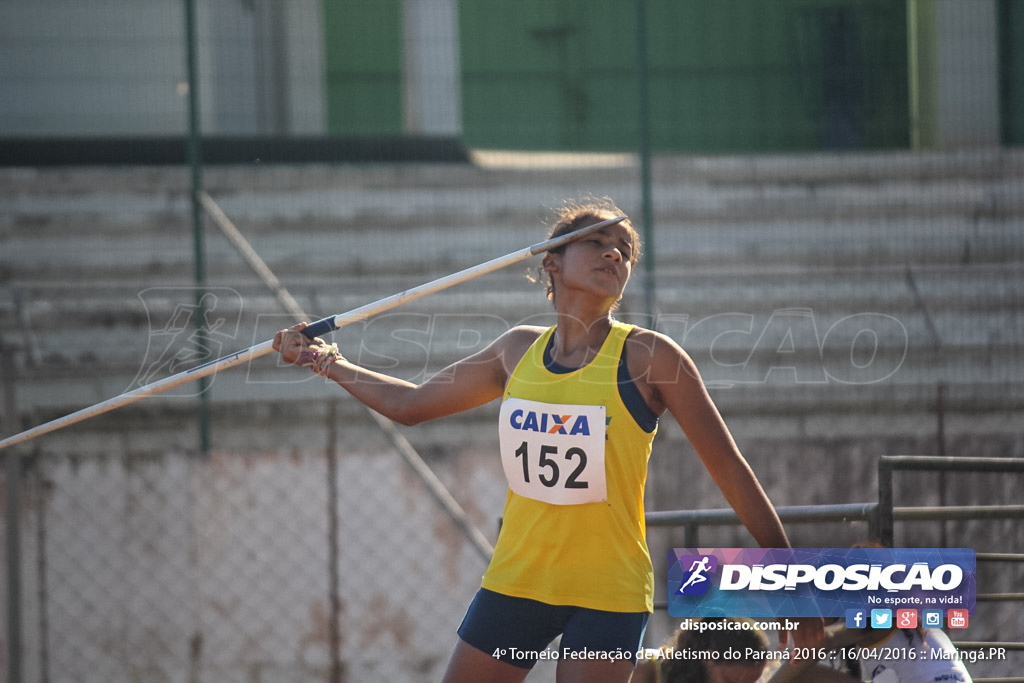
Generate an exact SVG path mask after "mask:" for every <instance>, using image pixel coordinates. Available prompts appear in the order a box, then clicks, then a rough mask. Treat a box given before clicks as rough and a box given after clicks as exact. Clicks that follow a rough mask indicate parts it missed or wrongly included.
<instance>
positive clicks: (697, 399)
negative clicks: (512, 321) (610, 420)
mask: <svg viewBox="0 0 1024 683" xmlns="http://www.w3.org/2000/svg"><path fill="white" fill-rule="evenodd" d="M632 339H633V340H634V341H635V342H637V343H634V344H631V346H630V348H629V352H630V353H629V356H628V358H629V366H630V374H631V375H632V376H633V377H635V378H638V379H641V378H642V379H641V381H640V387H641V393H642V394H643V395H644V398H645V399H647V401H648V404H649V405H650V406H651V408H652V409H653V410H655V412H657V413H659V414H660V413H662V412H663V411H664V410H668V412H670V413H672V417H674V418H675V420H676V422H678V423H679V426H680V427H681V428H682V429H683V432H685V434H686V437H687V438H688V439H689V440H690V443H691V444H692V445H693V448H694V450H695V451H696V452H697V455H698V456H699V457H700V459H701V461H702V462H703V463H704V466H705V467H706V468H707V471H708V473H709V474H710V475H711V478H712V479H713V480H714V481H715V484H717V485H718V488H719V490H721V492H722V495H724V496H725V499H726V501H728V503H729V505H730V506H732V509H733V510H735V511H736V514H737V516H738V517H739V519H740V522H742V523H743V525H744V526H745V527H746V528H747V530H749V531H750V533H751V535H752V536H753V537H754V539H755V540H756V541H757V542H758V544H760V546H761V547H762V548H788V547H790V544H789V538H788V537H787V536H786V532H785V530H784V529H783V527H782V521H781V520H780V519H779V515H778V513H777V512H776V511H775V507H774V506H773V505H772V503H771V501H770V500H769V499H768V495H767V494H766V493H765V491H764V489H763V488H762V487H761V483H760V482H759V481H758V479H757V476H756V475H755V474H754V471H753V470H752V469H751V468H750V465H749V464H748V463H747V460H746V458H744V457H743V454H742V453H741V452H740V449H739V447H738V446H737V445H736V442H735V440H734V439H733V437H732V434H731V433H730V431H729V428H728V427H727V426H726V424H725V421H724V420H723V419H722V416H721V414H720V413H719V412H718V408H717V407H716V406H715V403H714V401H712V400H711V396H710V395H709V394H708V390H707V387H706V386H705V384H704V381H703V379H701V376H700V372H699V371H698V370H697V366H696V364H695V363H694V362H693V359H691V358H690V356H689V354H687V353H686V351H684V350H683V349H682V348H680V347H679V345H678V344H676V343H675V342H674V341H672V339H670V338H668V337H666V336H664V335H661V334H658V333H655V332H649V331H645V332H643V333H641V334H639V335H636V336H634V337H632ZM635 350H639V351H641V353H634V351H635ZM636 356H639V358H635V357H636ZM822 629H823V623H822V620H821V619H802V620H801V625H800V628H798V629H797V631H796V633H795V634H794V641H795V644H796V645H797V646H800V647H811V646H814V645H816V644H817V643H818V642H820V641H821V638H822V636H823V630H822ZM781 635H783V636H784V634H781Z"/></svg>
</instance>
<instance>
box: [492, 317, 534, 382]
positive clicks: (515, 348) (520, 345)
mask: <svg viewBox="0 0 1024 683" xmlns="http://www.w3.org/2000/svg"><path fill="white" fill-rule="evenodd" d="M547 329H548V328H546V327H538V326H536V325H517V326H516V327H513V328H511V329H509V330H507V331H506V332H505V333H504V334H502V335H501V336H500V337H498V338H497V339H496V340H495V341H494V343H493V344H492V347H493V351H494V353H495V355H496V356H497V357H499V358H500V359H501V363H502V366H503V368H504V371H505V375H506V377H508V376H511V374H512V371H513V370H515V367H516V366H517V365H518V364H519V361H520V360H522V358H523V356H525V355H526V351H527V350H528V349H529V348H530V347H531V346H533V344H534V342H536V341H537V340H538V339H540V337H541V335H542V334H544V332H545V331H546V330H547Z"/></svg>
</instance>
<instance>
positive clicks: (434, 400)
mask: <svg viewBox="0 0 1024 683" xmlns="http://www.w3.org/2000/svg"><path fill="white" fill-rule="evenodd" d="M304 328H305V323H300V324H298V325H296V326H294V327H292V328H289V329H287V330H281V331H280V332H278V333H277V334H276V335H275V336H274V344H273V345H274V349H275V350H277V351H279V352H280V353H281V357H282V359H283V360H284V361H285V362H287V363H295V362H296V361H297V360H298V357H299V353H300V352H301V351H303V350H305V349H308V348H309V346H310V341H309V339H308V338H306V336H305V335H303V334H302V333H301V331H302V330H303V329H304ZM539 334H540V332H539V328H534V327H515V328H512V329H511V330H509V331H507V332H505V333H504V334H502V335H501V336H500V337H498V338H497V339H495V340H494V341H493V342H491V343H490V344H488V345H487V347H486V348H484V349H481V350H480V351H478V352H476V353H474V354H473V355H471V356H469V357H467V358H463V359H462V360H460V361H457V362H455V363H453V364H451V365H449V366H448V367H447V368H445V369H444V370H442V371H441V372H439V373H437V374H436V375H434V376H433V377H431V378H430V379H428V380H426V381H425V382H423V383H422V384H414V383H412V382H408V381H405V380H402V379H398V378H396V377H391V376H390V375H385V374H383V373H379V372H375V371H373V370H368V369H366V368H362V367H359V366H358V365H355V364H353V363H351V362H350V361H348V360H344V359H341V360H338V361H336V362H335V363H334V364H333V365H331V366H330V367H329V368H328V375H327V376H328V377H329V378H330V379H331V380H333V381H334V382H336V383H337V384H339V385H340V386H342V387H344V388H345V389H346V390H347V391H348V392H349V393H350V394H352V395H353V396H354V397H355V398H357V399H358V400H359V401H361V402H362V403H364V404H366V405H367V406H369V407H370V408H372V409H373V410H376V411H377V412H379V413H380V414H382V415H384V416H385V417H388V418H390V419H392V420H395V421H396V422H398V423H400V424H404V425H412V424H417V423H420V422H425V421H427V420H433V419H436V418H439V417H444V416H446V415H451V414H453V413H458V412H461V411H464V410H469V409H470V408H476V407H478V406H481V405H484V404H485V403H488V402H490V401H492V400H494V399H496V398H499V397H500V396H501V395H502V393H503V392H504V391H505V384H506V382H507V381H508V378H509V376H510V375H511V373H512V370H514V369H515V366H516V364H517V363H518V362H519V359H520V358H522V356H523V354H524V353H525V352H526V349H527V348H529V346H530V344H531V343H533V341H534V340H536V338H537V336H538V335H539Z"/></svg>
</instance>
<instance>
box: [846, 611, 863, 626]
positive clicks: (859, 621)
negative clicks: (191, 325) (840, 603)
mask: <svg viewBox="0 0 1024 683" xmlns="http://www.w3.org/2000/svg"><path fill="white" fill-rule="evenodd" d="M867 625H868V617H867V610H862V609H848V610H846V628H867Z"/></svg>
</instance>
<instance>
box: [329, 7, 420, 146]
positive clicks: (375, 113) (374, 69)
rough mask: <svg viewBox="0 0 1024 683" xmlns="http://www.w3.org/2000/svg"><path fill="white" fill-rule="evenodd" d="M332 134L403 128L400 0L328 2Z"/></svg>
mask: <svg viewBox="0 0 1024 683" xmlns="http://www.w3.org/2000/svg"><path fill="white" fill-rule="evenodd" d="M323 7H324V36H325V47H324V62H325V71H326V76H327V84H326V91H327V132H328V133H329V134H332V135H396V134H398V133H400V132H401V130H402V22H401V4H400V0H373V1H372V2H369V1H365V0H324V5H323Z"/></svg>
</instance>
